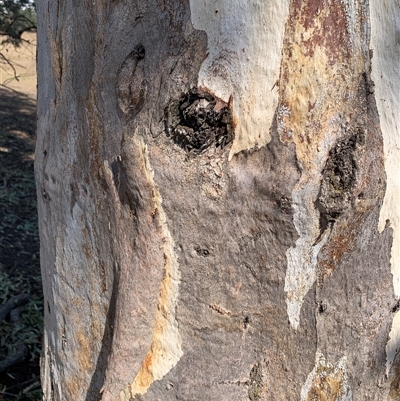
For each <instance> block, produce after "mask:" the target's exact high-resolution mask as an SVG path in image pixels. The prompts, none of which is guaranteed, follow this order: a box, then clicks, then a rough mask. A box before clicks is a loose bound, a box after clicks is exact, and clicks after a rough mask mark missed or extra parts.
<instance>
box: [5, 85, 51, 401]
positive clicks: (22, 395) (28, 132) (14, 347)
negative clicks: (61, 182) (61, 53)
mask: <svg viewBox="0 0 400 401" xmlns="http://www.w3.org/2000/svg"><path fill="white" fill-rule="evenodd" d="M35 131H36V102H35V99H32V98H30V97H28V96H27V95H25V94H23V93H20V92H16V91H13V90H10V89H7V88H4V87H0V400H19V401H25V400H41V393H40V379H39V356H40V348H41V336H42V325H43V311H42V305H43V303H42V292H41V280H40V266H39V236H38V225H37V211H36V190H35V180H34V171H33V163H34V150H35Z"/></svg>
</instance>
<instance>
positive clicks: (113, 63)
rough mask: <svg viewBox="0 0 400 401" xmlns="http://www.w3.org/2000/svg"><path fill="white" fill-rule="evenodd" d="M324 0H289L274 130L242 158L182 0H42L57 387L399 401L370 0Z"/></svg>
mask: <svg viewBox="0 0 400 401" xmlns="http://www.w3.org/2000/svg"><path fill="white" fill-rule="evenodd" d="M317 3H318V4H317ZM320 3H321V4H320ZM325 3H326V4H325ZM325 3H324V4H325V6H324V7H325V9H324V11H323V12H322V14H321V12H320V11H319V10H317V8H318V7H317V6H316V4H317V5H319V6H321V7H322V2H319V1H318V2H315V1H311V0H310V1H306V2H299V1H297V0H296V1H295V0H293V1H292V2H291V3H290V7H289V17H288V20H287V21H282V24H286V29H285V38H284V43H283V50H282V61H281V76H280V79H279V85H278V87H279V107H278V108H277V110H276V118H275V119H274V123H273V124H272V126H271V127H270V135H271V141H270V142H269V143H268V144H267V145H266V146H263V147H260V148H258V149H257V148H254V149H248V150H243V151H241V152H239V153H237V154H235V155H233V157H232V158H231V159H230V160H229V151H230V148H231V146H232V141H234V140H235V139H234V135H235V125H237V124H238V123H240V121H239V122H238V121H237V120H235V115H234V110H233V106H232V103H231V100H230V101H226V100H223V99H219V98H217V97H216V96H215V94H214V93H212V91H211V90H208V89H207V88H198V74H199V70H200V68H201V65H202V63H203V61H204V60H205V59H206V57H207V52H208V50H207V34H206V33H205V32H204V31H200V30H196V29H194V28H193V26H192V23H191V13H190V4H189V1H178V0H167V1H161V0H160V1H157V0H147V1H144V0H142V1H140V0H136V1H122V0H115V1H101V0H96V1H79V2H78V1H72V0H69V1H63V2H61V1H50V0H38V1H37V7H38V15H39V16H40V18H39V22H40V23H39V26H38V44H39V47H38V82H39V87H38V142H37V151H36V178H37V188H38V198H39V199H38V205H39V206H38V207H39V224H40V235H41V263H42V274H43V286H44V294H45V303H46V308H45V344H44V355H43V358H42V384H43V390H44V400H49V401H50V400H54V401H61V400H76V401H79V400H85V401H95V400H96V401H99V400H102V401H107V400H119V399H121V400H130V399H135V400H143V401H153V400H154V401H155V400H163V401H175V400H209V401H211V400H215V401H217V400H218V401H222V400H226V401H228V400H252V401H254V400H256V401H258V400H283V399H285V400H300V399H301V400H325V399H326V400H355V401H356V400H357V401H358V400H360V401H361V400H363V401H364V400H376V401H378V400H379V401H381V400H383V399H384V397H388V393H389V391H391V395H390V397H391V398H389V399H396V396H397V395H398V389H396V386H397V384H393V385H392V388H390V386H391V381H390V380H388V379H387V378H386V376H385V369H386V365H385V364H386V354H385V346H386V343H387V341H388V335H389V330H390V325H391V322H392V317H393V313H394V311H395V310H396V308H398V306H397V304H396V299H395V296H394V293H393V288H392V276H391V272H390V261H389V259H390V249H391V243H392V237H391V230H390V229H389V228H388V229H385V230H384V231H383V232H382V233H379V232H378V229H377V227H378V220H379V211H380V206H381V204H382V199H383V196H384V193H385V180H386V177H385V171H384V165H383V158H384V156H383V149H382V135H381V132H380V126H379V116H378V114H377V111H376V105H375V99H374V94H373V83H372V82H371V80H370V63H369V61H370V56H371V55H370V53H369V52H368V40H369V38H368V33H367V32H368V24H369V19H368V8H367V6H366V5H365V4H364V3H362V4H361V3H360V4H358V3H357V5H356V6H355V7H356V8H357V11H358V14H357V15H358V17H357V18H358V20H357V24H356V25H357V29H356V30H355V31H354V32H352V33H351V32H350V30H349V28H348V27H347V28H346V8H345V3H346V2H343V3H340V2H335V1H328V2H325ZM313 24H315V26H320V30H317V32H314V31H313V32H312V33H311V34H310V32H311V31H310V29H311V28H310V26H311V27H312V26H313ZM318 24H320V25H318ZM304 32H306V33H308V34H310V35H309V37H308V39H306V38H305V36H306V35H303V33H304ZM350 33H351V34H354V35H355V36H354V37H355V38H356V39H357V41H359V42H357V43H360V46H361V47H360V48H361V50H360V51H359V50H354V49H353V48H351V47H350V46H348V45H347V44H346V43H347V42H348V39H349V38H348V37H349V35H350ZM298 49H300V50H301V51H300V52H299V51H298ZM304 49H306V50H307V51H306V50H304ZM321 49H323V50H321ZM318 52H322V53H321V54H323V55H326V56H327V59H328V58H329V57H331V59H329V60H330V61H329V62H327V64H324V61H321V63H320V64H318V63H315V64H313V61H312V60H315V59H316V57H317V55H318V54H320V53H318ZM300 54H301V55H302V56H301V57H300V56H299V55H300ZM321 59H322V58H321ZM310 60H311V61H310ZM324 60H325V59H324ZM329 63H331V64H329ZM335 63H336V64H335ZM327 65H329V66H330V67H329V68H328V67H327ZM320 67H321V68H320ZM303 68H304V70H303ZM307 69H308V70H307ZM303 71H306V73H304V72H303ZM313 74H314V75H313ZM310 76H316V80H315V82H319V84H318V85H321V88H327V89H326V94H325V92H323V90H322V89H321V96H320V98H319V100H318V102H316V103H314V104H309V106H307V107H308V111H307V113H306V112H304V109H303V108H302V107H303V105H302V104H303V103H302V102H300V101H299V100H298V99H300V98H301V99H306V100H307V96H311V93H312V91H311V90H310V91H309V92H308V91H307V90H308V89H307V90H305V89H304V88H310V85H311V89H313V90H314V89H315V90H316V91H318V90H319V89H318V88H319V86H318V85H317V84H315V87H312V85H313V84H312V83H311V84H307V82H306V80H305V77H310ZM336 76H339V77H340V80H341V83H337V82H334V81H333V77H336ZM307 79H308V78H307ZM303 80H304V81H303ZM343 82H344V83H343ZM342 83H343V84H342ZM297 85H298V86H297ZM346 85H347V87H346ZM293 88H294V89H293ZM302 88H303V89H302ZM346 88H347V89H346ZM302 91H303V92H302ZM335 91H336V92H335ZM314 92H315V91H314ZM296 93H297V95H296ZM232 99H233V102H234V101H235V93H233V94H232ZM332 109H333V110H334V111H335V113H336V114H335V113H333V112H332V116H331V117H332V118H331V119H330V120H329V119H328V117H326V113H328V111H329V110H332ZM179 110H184V112H181V111H179ZM180 113H181V114H180ZM184 113H186V114H184ZM329 113H330V111H329ZM204 116H209V117H208V119H207V118H206V117H204ZM210 116H211V117H210ZM335 116H339V117H340V121H339V122H338V120H334V118H333V117H335ZM339 117H338V118H339ZM335 118H336V117H335ZM199 121H200V122H201V124H200V123H199ZM260 124H262V122H261V123H260ZM335 124H336V125H335ZM329 126H332V127H334V128H332V130H331V131H329V130H328V128H327V127H329ZM338 127H339V128H338ZM328 131H329V132H328ZM326 132H328V134H326ZM323 135H325V136H323ZM321 138H322V139H321ZM325 139H326V140H325ZM324 141H325V142H324ZM321 144H322V145H323V146H322V145H321ZM321 146H322V147H321ZM321 149H323V150H321ZM318 152H321V154H325V156H324V157H322V156H321V159H318V157H317V159H318V163H320V164H318V163H317V162H315V163H314V160H315V157H316V156H315V155H318V154H319V153H318ZM324 152H325V153H324ZM321 160H322V161H321ZM313 163H314V164H313ZM318 169H319V170H318ZM303 203H304V204H303ZM302 208H304V213H303V214H301V213H302V212H301V210H302ZM308 223H309V225H308ZM315 227H316V229H315ZM315 231H317V233H316V232H315ZM302 238H304V241H303V242H302V241H299V239H300V240H301V239H302ZM318 244H320V247H318V246H317V245H318ZM302 247H303V248H302ZM316 249H318V252H319V253H318V252H316V251H315V250H316ZM289 250H292V251H289ZM302 250H304V254H306V257H310V258H311V256H310V255H311V253H312V252H314V251H315V252H316V256H315V258H316V262H315V266H314V265H313V264H312V263H311V262H310V263H309V265H310V266H309V268H307V266H308V265H307V263H306V262H305V261H302V262H301V263H300V264H299V269H298V270H295V271H294V272H293V276H290V275H289V273H288V271H289V267H288V266H289V265H290V263H292V262H290V261H291V260H297V259H296V258H298V259H299V260H301V258H302V257H303V256H301V255H303V254H301V255H300V256H296V255H297V253H296V252H300V253H301V252H302ZM291 255H292V256H291ZM293 255H295V256H293ZM307 255H308V256H307ZM292 265H293V266H297V265H296V264H295V262H293V263H292ZM306 265H307V266H306ZM304 266H306V267H304ZM307 269H308V270H307ZM313 274H315V280H314V281H313V280H312V277H311V276H312V275H313ZM296 275H297V276H296ZM288 277H289V278H288ZM290 277H295V278H294V279H290ZM310 277H311V278H310ZM303 279H304V282H305V283H306V284H305V287H307V286H309V289H308V287H307V291H303V290H302V289H301V288H300V286H299V285H298V283H300V282H302V281H301V280H303ZM290 280H292V281H290ZM288 283H289V284H288ZM290 286H292V287H290ZM296 286H297V287H296ZM288 288H289V289H288ZM290 288H292V289H290ZM302 291H303V292H304V294H303V292H302ZM291 294H294V295H293V298H290V297H291V296H292V295H291ZM299 294H300V295H299ZM288 305H289V306H288ZM290 305H292V306H293V305H294V306H293V308H294V309H293V310H298V311H299V315H298V316H296V313H297V312H291V310H292V309H290V308H291V306H290ZM296 308H298V309H296ZM324 397H325V398H324Z"/></svg>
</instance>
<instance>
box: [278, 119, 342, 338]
mask: <svg viewBox="0 0 400 401" xmlns="http://www.w3.org/2000/svg"><path fill="white" fill-rule="evenodd" d="M332 125H333V127H335V124H334V123H332ZM335 131H337V126H336V127H335V128H334V129H332V132H329V133H328V134H327V135H325V138H324V139H323V140H322V141H321V143H320V149H319V152H318V153H316V154H315V155H313V158H312V160H311V164H312V165H313V168H312V169H308V170H305V171H303V174H302V176H301V178H300V180H299V182H298V183H297V184H296V186H295V188H294V190H293V193H292V199H293V208H294V215H293V223H294V226H295V228H296V231H297V233H298V234H299V238H298V239H297V241H296V244H295V246H294V247H291V248H289V249H288V250H287V251H286V258H287V262H288V264H287V270H286V277H285V292H286V294H287V295H286V304H287V313H288V317H289V321H290V324H291V326H292V327H293V328H294V329H295V330H296V329H297V328H298V326H299V323H300V312H301V306H302V304H303V300H304V297H305V296H306V295H307V293H308V291H309V290H310V289H311V287H312V286H313V284H314V282H315V281H316V279H317V272H316V269H317V261H318V260H317V258H318V254H319V251H320V250H321V248H322V247H323V246H324V245H325V243H326V241H327V240H328V238H329V233H330V231H331V230H330V229H326V230H325V231H324V232H323V233H322V234H321V232H320V226H319V211H318V210H317V209H316V207H315V201H316V199H317V197H318V193H319V189H320V182H321V172H322V170H323V168H324V166H325V164H326V160H327V158H328V154H329V150H330V148H331V147H332V144H333V142H334V140H335V139H336V135H337V134H336V132H335Z"/></svg>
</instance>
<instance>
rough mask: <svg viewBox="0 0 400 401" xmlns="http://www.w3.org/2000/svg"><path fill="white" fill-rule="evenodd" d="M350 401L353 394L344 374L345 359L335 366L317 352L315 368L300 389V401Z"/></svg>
mask: <svg viewBox="0 0 400 401" xmlns="http://www.w3.org/2000/svg"><path fill="white" fill-rule="evenodd" d="M317 399H318V400H328V399H330V400H331V399H332V400H333V399H335V400H336V401H352V400H353V394H352V391H351V388H350V386H349V383H348V377H347V373H346V357H345V356H344V357H343V358H341V359H340V360H339V361H338V362H337V363H336V364H335V365H333V364H332V363H330V362H327V361H326V359H325V357H324V355H323V354H322V353H321V352H319V351H317V353H316V355H315V366H314V369H313V370H312V372H311V373H310V374H309V375H308V377H307V380H306V382H305V383H304V385H303V387H302V389H301V401H310V400H317Z"/></svg>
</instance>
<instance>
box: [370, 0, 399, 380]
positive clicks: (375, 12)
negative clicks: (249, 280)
mask: <svg viewBox="0 0 400 401" xmlns="http://www.w3.org/2000/svg"><path fill="white" fill-rule="evenodd" d="M370 13H371V48H372V50H373V58H372V79H373V81H374V83H375V99H376V104H377V107H378V112H379V117H380V125H381V129H382V134H383V146H384V151H385V170H386V176H387V188H386V194H385V199H384V202H383V205H382V208H381V212H380V219H379V231H383V230H384V229H385V226H386V222H387V221H388V220H389V221H390V226H391V227H392V229H393V245H392V250H391V261H390V262H391V269H392V274H393V286H394V292H395V294H396V296H398V297H399V296H400V174H399V171H398V170H399V165H400V3H399V2H398V1H397V0H388V1H373V2H371V3H370ZM399 348H400V315H399V313H397V314H396V315H395V317H394V319H393V324H392V330H391V332H390V339H389V342H388V344H387V347H386V350H387V363H386V369H387V374H388V373H389V371H390V368H391V366H392V364H393V361H394V358H395V356H396V354H397V350H398V349H399Z"/></svg>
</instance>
